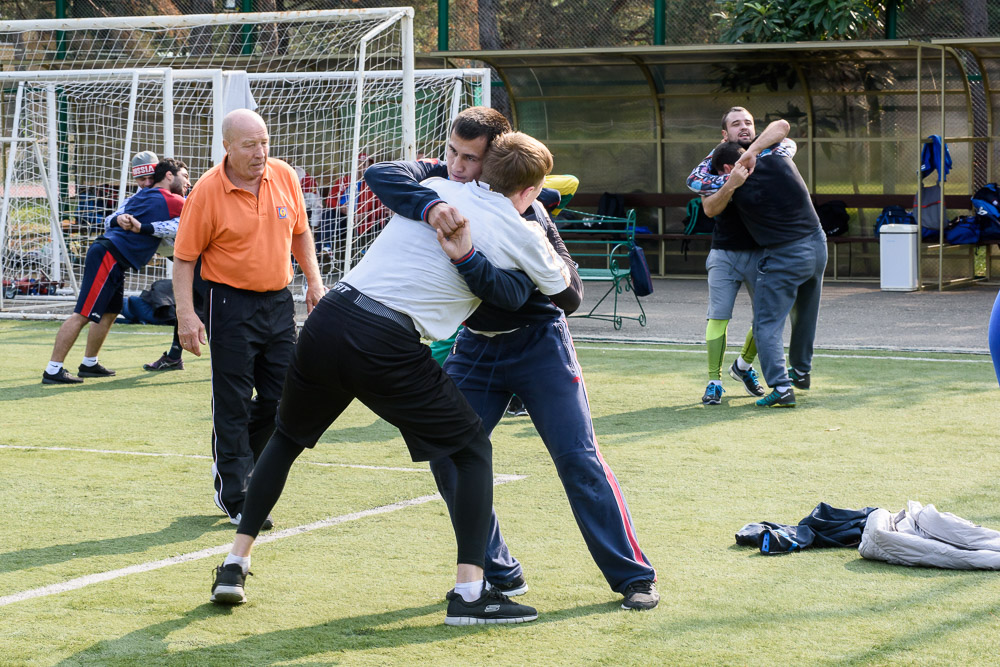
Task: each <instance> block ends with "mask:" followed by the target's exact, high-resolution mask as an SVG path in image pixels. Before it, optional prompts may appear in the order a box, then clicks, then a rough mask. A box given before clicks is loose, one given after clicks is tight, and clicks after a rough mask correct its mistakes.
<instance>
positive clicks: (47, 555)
mask: <svg viewBox="0 0 1000 667" xmlns="http://www.w3.org/2000/svg"><path fill="white" fill-rule="evenodd" d="M219 521H220V517H217V516H206V515H194V516H184V517H179V518H177V519H175V520H174V522H173V523H171V524H170V525H169V526H166V527H164V528H163V529H161V530H158V531H156V532H155V533H142V534H139V535H126V536H122V537H109V538H105V539H101V540H86V541H84V542H75V543H73V544H56V545H53V546H50V547H38V548H33V549H21V550H20V551H9V552H7V553H3V554H0V572H13V571H15V570H23V569H27V568H32V567H40V566H44V565H52V564H54V563H63V562H66V561H70V560H74V559H77V558H90V557H92V556H107V555H109V554H130V553H138V552H142V551H145V550H146V549H148V548H149V547H151V546H159V545H164V544H175V543H180V542H188V541H190V540H193V539H195V538H198V537H201V536H202V535H204V534H205V533H210V532H213V533H214V532H220V531H226V532H232V526H231V525H230V524H229V522H228V521H227V522H225V523H221V524H220V523H218V522H219Z"/></svg>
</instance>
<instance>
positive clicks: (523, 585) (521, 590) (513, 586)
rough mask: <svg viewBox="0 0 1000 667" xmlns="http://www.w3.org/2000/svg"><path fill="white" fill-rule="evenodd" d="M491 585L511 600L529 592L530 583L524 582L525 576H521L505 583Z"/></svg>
mask: <svg viewBox="0 0 1000 667" xmlns="http://www.w3.org/2000/svg"><path fill="white" fill-rule="evenodd" d="M489 585H490V586H492V587H493V588H495V589H497V590H498V591H500V592H501V593H503V594H504V595H506V596H507V597H509V598H512V597H515V596H517V595H524V594H525V593H527V592H528V582H527V581H525V580H524V575H523V574H519V575H517V578H515V579H511V580H510V581H503V582H492V581H491V582H489Z"/></svg>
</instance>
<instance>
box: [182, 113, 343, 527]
mask: <svg viewBox="0 0 1000 667" xmlns="http://www.w3.org/2000/svg"><path fill="white" fill-rule="evenodd" d="M222 143H223V145H224V146H225V149H226V155H225V157H224V158H223V160H222V163H221V164H217V165H215V166H214V167H213V168H212V169H210V170H208V171H207V172H205V174H204V175H203V176H202V177H201V178H200V179H198V183H197V185H195V187H194V189H193V190H192V191H191V194H190V195H189V196H188V199H187V203H186V205H185V207H184V212H183V214H182V215H181V221H180V226H179V228H178V230H177V240H176V243H175V245H174V262H175V265H174V294H175V298H176V301H177V321H178V335H179V338H180V342H181V345H182V346H183V347H184V349H185V350H188V351H189V352H191V353H192V354H194V355H197V356H201V345H202V344H204V343H206V342H207V343H208V344H209V346H210V349H211V351H212V360H211V361H212V476H213V479H214V487H215V498H214V499H215V504H216V505H218V507H219V509H221V510H222V511H223V512H225V513H226V516H228V517H229V520H230V521H231V522H232V523H233V524H234V525H239V522H240V512H241V511H242V509H243V500H244V498H245V496H246V487H247V483H248V481H249V477H250V473H251V471H252V470H253V466H254V463H255V462H256V461H257V458H258V457H259V456H260V453H261V451H262V450H263V449H264V445H266V444H267V441H268V439H269V438H270V437H271V433H272V432H273V431H274V417H275V414H276V411H277V407H278V399H279V398H280V397H281V388H282V385H283V383H284V380H285V373H286V371H287V370H288V366H289V364H290V363H291V360H292V350H293V345H294V340H295V310H294V306H293V303H292V295H291V292H289V290H288V284H289V283H290V282H291V280H292V276H293V269H292V263H291V256H292V255H294V256H295V259H296V261H298V263H299V266H300V267H302V272H303V273H304V274H305V276H306V280H307V281H308V291H307V292H306V309H307V311H309V312H311V311H312V309H313V306H315V305H316V304H317V303H319V300H320V298H321V297H322V296H323V294H324V293H325V292H326V288H324V287H323V281H322V278H321V277H320V272H319V266H318V264H317V262H316V250H315V247H314V245H313V240H312V234H311V233H310V231H309V220H308V217H307V215H306V205H305V199H304V197H303V195H302V188H301V186H300V185H299V179H298V177H297V176H296V174H295V171H294V170H293V169H292V167H291V166H289V165H288V164H286V163H285V162H282V161H281V160H277V159H274V158H269V157H268V132H267V125H266V124H265V123H264V119H263V118H261V117H260V116H259V115H257V114H256V113H254V112H253V111H249V110H247V109H238V110H236V111H233V112H231V113H229V114H228V115H226V117H225V118H224V119H223V121H222ZM199 255H200V256H201V258H202V266H201V276H202V278H204V279H205V281H206V282H207V290H208V293H207V299H206V304H205V314H206V321H205V322H204V323H203V322H202V321H201V319H200V318H199V317H198V316H197V315H196V314H195V311H194V305H193V299H192V282H193V279H194V268H195V262H196V261H197V260H198V256H199ZM254 392H256V396H255V395H254ZM268 524H271V521H270V517H268V521H267V522H265V525H264V527H265V528H270V527H271V526H270V525H268ZM272 525H273V524H272Z"/></svg>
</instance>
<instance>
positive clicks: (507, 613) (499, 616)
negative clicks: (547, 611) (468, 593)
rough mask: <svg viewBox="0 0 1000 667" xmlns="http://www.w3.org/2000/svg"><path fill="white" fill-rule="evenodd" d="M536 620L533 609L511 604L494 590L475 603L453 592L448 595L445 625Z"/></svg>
mask: <svg viewBox="0 0 1000 667" xmlns="http://www.w3.org/2000/svg"><path fill="white" fill-rule="evenodd" d="M536 618H538V611H536V610H535V608H534V607H528V606H527V605H523V604H517V603H516V602H511V601H510V598H509V597H507V596H506V595H504V594H503V593H501V592H500V591H498V590H497V589H496V588H487V589H485V590H483V594H482V595H481V596H480V597H479V599H478V600H476V601H475V602H466V601H465V600H463V599H462V596H461V595H459V594H458V593H456V592H454V591H450V592H449V593H448V613H447V615H446V616H445V617H444V622H445V625H483V624H487V623H526V622H527V621H533V620H535V619H536Z"/></svg>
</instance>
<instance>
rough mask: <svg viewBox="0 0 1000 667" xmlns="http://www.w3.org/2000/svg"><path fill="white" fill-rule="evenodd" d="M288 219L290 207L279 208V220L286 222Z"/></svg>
mask: <svg viewBox="0 0 1000 667" xmlns="http://www.w3.org/2000/svg"><path fill="white" fill-rule="evenodd" d="M287 217H288V207H287V206H279V207H278V219H279V220H284V219H285V218H287Z"/></svg>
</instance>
